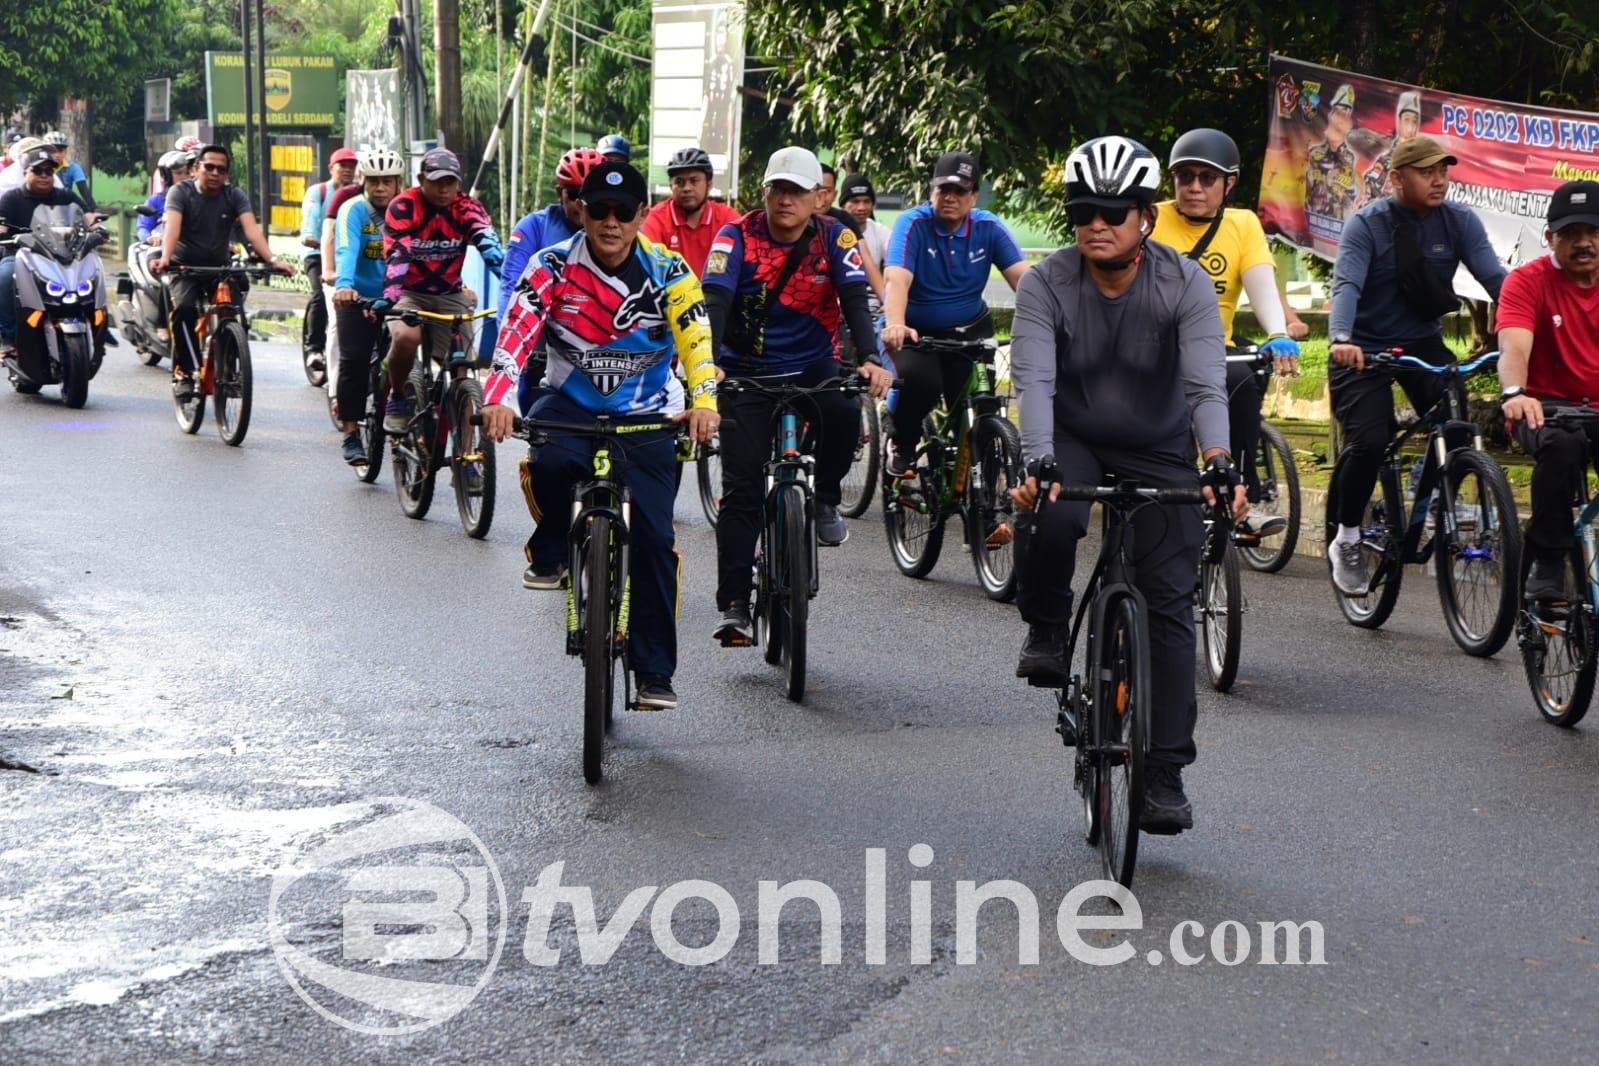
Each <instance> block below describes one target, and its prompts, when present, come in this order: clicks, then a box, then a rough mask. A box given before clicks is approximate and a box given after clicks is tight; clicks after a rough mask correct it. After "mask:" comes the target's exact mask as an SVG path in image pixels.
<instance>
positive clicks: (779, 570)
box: [755, 497, 788, 666]
mask: <svg viewBox="0 0 1599 1066" xmlns="http://www.w3.org/2000/svg"><path fill="white" fill-rule="evenodd" d="M761 521H762V523H763V525H762V528H761V539H760V545H759V548H758V550H757V553H756V556H755V580H756V585H755V616H756V618H757V619H758V620H759V623H760V627H761V642H762V651H763V654H764V655H765V658H766V662H767V664H768V665H769V666H777V665H779V664H780V663H782V661H783V642H784V640H785V638H784V636H783V622H784V620H785V619H787V617H788V604H787V603H786V602H785V601H784V599H783V589H784V588H786V587H787V586H786V585H785V584H784V582H785V581H786V580H787V578H786V576H785V575H784V573H783V564H784V562H785V560H784V558H783V552H782V550H781V548H780V544H781V537H782V529H783V518H782V513H781V511H780V510H779V509H778V504H777V498H776V497H772V498H771V499H769V500H768V501H767V503H766V505H765V508H764V515H763V517H762V519H761Z"/></svg>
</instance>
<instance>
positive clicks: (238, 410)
mask: <svg viewBox="0 0 1599 1066" xmlns="http://www.w3.org/2000/svg"><path fill="white" fill-rule="evenodd" d="M167 272H168V273H170V274H174V275H180V276H188V277H194V278H213V277H214V278H216V279H218V280H217V283H216V286H215V288H213V289H212V291H211V294H210V295H209V296H208V297H207V298H206V300H205V303H204V304H203V305H202V308H201V311H200V318H199V322H198V325H197V330H196V332H197V335H198V337H199V351H200V365H199V366H198V367H196V368H195V375H194V386H193V388H192V389H190V391H189V394H188V396H187V398H180V397H179V396H178V395H177V393H173V396H172V406H173V409H174V412H175V413H176V415H177V419H178V427H179V428H180V429H182V430H183V432H185V433H190V434H193V433H198V432H199V431H200V425H201V423H203V422H204V421H205V404H206V400H207V399H208V398H209V399H211V400H212V401H213V405H214V407H215V409H216V420H217V435H218V436H220V437H221V438H222V441H223V443H225V444H229V445H231V446H233V447H235V448H236V447H238V446H239V445H240V444H243V443H244V435H245V434H246V433H248V432H249V431H250V404H251V398H252V393H253V391H254V377H255V375H254V371H253V369H252V368H251V363H250V316H249V314H248V313H247V312H246V311H245V309H244V293H245V291H246V289H247V288H248V284H247V279H249V278H252V277H253V278H265V277H267V276H268V275H270V274H271V273H272V268H271V267H269V266H265V265H262V266H246V265H244V264H243V263H239V262H235V263H232V264H230V265H228V266H220V267H208V266H183V265H181V264H177V263H174V264H172V265H170V266H168V267H167ZM241 281H244V282H246V284H245V285H239V284H237V282H241ZM173 342H174V343H175V344H176V343H180V342H179V339H178V338H176V337H174V338H173Z"/></svg>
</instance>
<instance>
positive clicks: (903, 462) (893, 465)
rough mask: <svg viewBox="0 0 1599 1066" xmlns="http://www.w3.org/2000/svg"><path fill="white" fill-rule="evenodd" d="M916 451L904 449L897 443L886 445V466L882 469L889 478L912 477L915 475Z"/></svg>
mask: <svg viewBox="0 0 1599 1066" xmlns="http://www.w3.org/2000/svg"><path fill="white" fill-rule="evenodd" d="M915 460H916V452H915V451H914V450H912V451H909V452H907V451H904V450H902V449H901V448H900V446H899V445H897V444H890V445H889V446H888V466H887V468H886V469H885V470H884V471H883V472H884V473H885V474H886V475H887V476H888V477H890V478H900V479H905V478H913V477H915V476H916V462H915Z"/></svg>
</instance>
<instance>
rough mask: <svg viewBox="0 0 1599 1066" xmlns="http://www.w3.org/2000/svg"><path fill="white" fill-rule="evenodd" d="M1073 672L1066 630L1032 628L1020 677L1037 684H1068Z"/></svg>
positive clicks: (1024, 647)
mask: <svg viewBox="0 0 1599 1066" xmlns="http://www.w3.org/2000/svg"><path fill="white" fill-rule="evenodd" d="M1070 673H1071V670H1070V669H1069V668H1068V667H1067V665H1066V627H1065V626H1028V627H1027V641H1026V643H1024V644H1023V645H1022V656H1021V658H1020V659H1019V660H1017V663H1016V676H1017V677H1025V678H1026V679H1027V680H1028V681H1029V682H1030V683H1032V684H1035V685H1064V684H1065V683H1066V678H1067V675H1068V674H1070Z"/></svg>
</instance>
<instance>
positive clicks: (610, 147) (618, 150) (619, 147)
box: [596, 133, 633, 160]
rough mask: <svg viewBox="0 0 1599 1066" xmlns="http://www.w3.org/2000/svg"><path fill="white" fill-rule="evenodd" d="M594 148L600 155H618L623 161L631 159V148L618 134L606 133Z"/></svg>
mask: <svg viewBox="0 0 1599 1066" xmlns="http://www.w3.org/2000/svg"><path fill="white" fill-rule="evenodd" d="M596 147H597V148H598V150H599V153H600V154H601V155H619V156H621V157H622V158H623V159H625V160H631V159H632V158H633V146H632V145H631V144H628V143H627V138H626V137H624V136H622V135H621V134H620V133H607V134H606V135H605V136H604V137H601V138H600V143H599V144H598V145H597V146H596Z"/></svg>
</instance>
